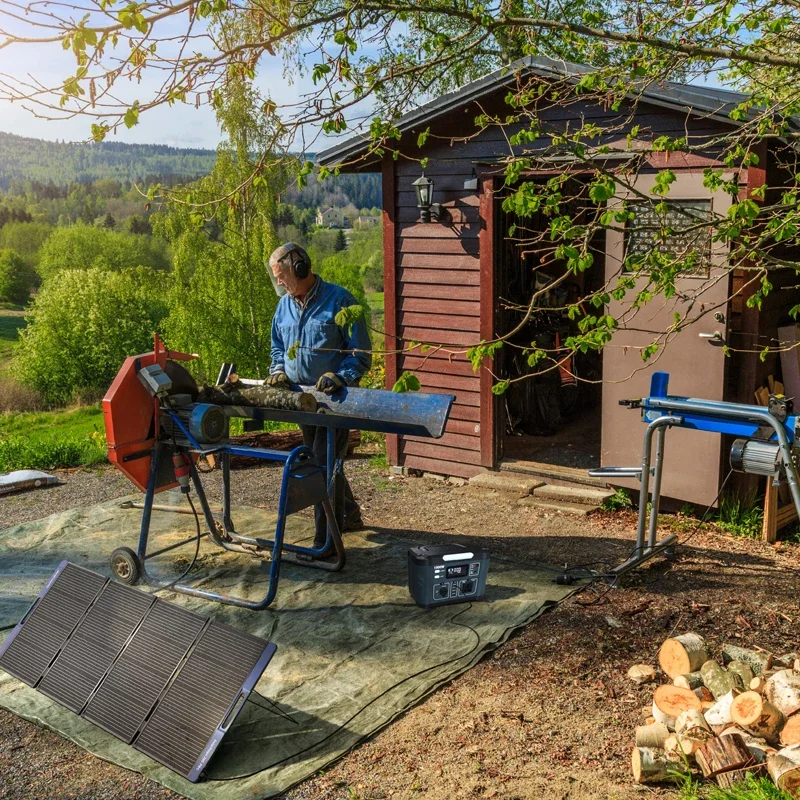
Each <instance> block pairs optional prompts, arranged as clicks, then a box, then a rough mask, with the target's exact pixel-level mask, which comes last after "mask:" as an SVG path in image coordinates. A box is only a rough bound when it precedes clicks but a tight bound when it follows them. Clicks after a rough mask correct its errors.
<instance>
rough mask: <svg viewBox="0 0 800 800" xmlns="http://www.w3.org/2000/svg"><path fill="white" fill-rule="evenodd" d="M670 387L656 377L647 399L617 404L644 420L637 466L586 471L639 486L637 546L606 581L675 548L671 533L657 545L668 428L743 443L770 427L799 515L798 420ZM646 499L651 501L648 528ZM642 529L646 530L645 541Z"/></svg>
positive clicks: (663, 378)
mask: <svg viewBox="0 0 800 800" xmlns="http://www.w3.org/2000/svg"><path fill="white" fill-rule="evenodd" d="M668 385H669V374H668V373H666V372H655V373H653V376H652V378H651V382H650V395H649V396H648V397H644V398H641V399H637V400H624V401H621V404H622V405H627V406H629V407H630V408H640V409H641V410H642V420H643V421H644V422H645V423H647V428H646V429H645V434H644V446H643V450H642V465H641V467H601V468H599V469H593V470H589V475H590V476H591V477H593V478H604V479H606V480H608V481H609V482H611V483H613V479H614V478H615V477H618V478H636V479H638V480H639V482H640V491H639V519H638V525H637V531H636V546H635V548H634V550H633V554H632V556H631V557H630V558H628V559H627V560H626V561H624V562H623V563H622V564H620V565H619V566H617V567H615V568H614V569H613V570H611V573H610V576H611V579H612V580H614V581H615V580H616V579H617V578H618V577H619V576H620V575H622V574H624V573H625V572H628V571H629V570H631V569H633V568H635V567H638V566H639V565H641V564H643V563H644V562H645V561H647V560H648V559H650V558H653V557H654V556H656V555H658V554H659V553H668V552H669V551H670V549H671V548H672V547H674V545H675V544H676V543H677V540H678V537H677V536H676V535H675V534H670V535H669V536H666V537H664V538H663V539H662V540H661V541H657V540H656V533H657V528H658V509H659V504H660V501H661V478H662V473H663V466H664V444H665V438H666V432H667V430H668V429H669V428H672V427H678V428H687V429H689V430H696V431H708V432H710V433H719V434H730V435H732V436H738V437H745V438H751V437H753V436H754V435H755V434H756V433H757V432H759V431H760V430H762V429H765V428H767V427H769V428H772V434H771V436H770V438H769V439H768V441H772V442H775V443H777V445H778V450H779V453H780V460H781V462H782V470H783V472H785V475H786V481H787V483H788V484H789V491H790V492H791V495H792V500H793V501H794V505H795V508H796V509H797V512H798V516H800V482H798V475H797V469H796V466H795V463H794V458H793V452H792V451H793V448H794V444H795V441H796V436H797V425H798V417H797V416H794V415H790V416H787V417H786V419H785V420H783V421H782V420H780V419H778V418H777V417H776V416H774V415H773V414H772V413H770V412H769V411H768V410H767V409H766V408H764V407H763V406H756V405H747V404H743V403H726V402H724V401H719V400H701V399H697V398H691V397H672V396H670V395H669V394H668V393H667V389H668ZM653 437H655V438H656V454H655V464H652V461H653V458H652V450H653ZM651 475H652V477H653V488H652V492H651V491H650V477H651ZM768 480H769V478H768ZM648 495H649V497H650V515H649V525H648V514H647V501H648ZM645 528H647V530H648V533H647V540H646V541H645Z"/></svg>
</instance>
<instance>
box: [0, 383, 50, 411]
mask: <svg viewBox="0 0 800 800" xmlns="http://www.w3.org/2000/svg"><path fill="white" fill-rule="evenodd" d="M44 407H45V402H44V400H43V398H42V397H41V395H39V393H38V392H34V391H33V389H29V388H28V387H27V386H23V385H22V384H21V383H17V381H15V380H6V379H0V413H3V412H6V411H41V410H42V409H43V408H44Z"/></svg>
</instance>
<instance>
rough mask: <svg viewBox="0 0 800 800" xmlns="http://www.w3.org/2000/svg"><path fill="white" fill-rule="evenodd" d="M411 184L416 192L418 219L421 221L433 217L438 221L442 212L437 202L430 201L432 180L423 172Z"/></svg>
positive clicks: (428, 220) (431, 197)
mask: <svg viewBox="0 0 800 800" xmlns="http://www.w3.org/2000/svg"><path fill="white" fill-rule="evenodd" d="M411 185H412V186H413V187H414V191H415V192H416V193H417V208H419V210H420V211H419V216H420V219H421V220H422V221H423V222H430V221H431V218H433V219H435V220H436V221H437V222H438V220H439V217H440V216H441V214H442V207H441V206H440V205H439V203H433V202H431V201H432V200H433V181H432V180H431V179H430V178H426V177H425V173H424V172H423V173H422V175H420V176H419V178H417V179H416V180H415V181H414V183H412V184H411Z"/></svg>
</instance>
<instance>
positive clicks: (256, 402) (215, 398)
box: [197, 381, 317, 413]
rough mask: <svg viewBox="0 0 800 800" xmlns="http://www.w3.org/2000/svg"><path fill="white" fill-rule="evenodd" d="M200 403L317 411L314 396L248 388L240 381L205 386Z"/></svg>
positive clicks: (266, 387)
mask: <svg viewBox="0 0 800 800" xmlns="http://www.w3.org/2000/svg"><path fill="white" fill-rule="evenodd" d="M197 402H198V403H215V404H216V405H221V406H258V407H260V408H275V409H282V410H285V411H308V412H310V413H313V412H315V411H316V410H317V400H316V398H315V397H314V395H313V394H307V393H306V392H293V391H291V390H290V389H276V388H275V387H273V386H253V387H249V388H248V387H246V385H245V384H243V383H239V382H238V381H236V382H233V383H225V384H223V385H221V386H203V388H202V389H201V390H200V393H199V395H198V396H197Z"/></svg>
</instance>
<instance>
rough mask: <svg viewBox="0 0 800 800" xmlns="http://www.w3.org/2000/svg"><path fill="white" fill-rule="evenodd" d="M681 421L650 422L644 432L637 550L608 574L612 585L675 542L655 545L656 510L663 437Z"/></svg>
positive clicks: (672, 536) (670, 418) (668, 418)
mask: <svg viewBox="0 0 800 800" xmlns="http://www.w3.org/2000/svg"><path fill="white" fill-rule="evenodd" d="M681 421H682V420H681V418H680V417H674V416H663V417H659V418H658V419H656V420H654V421H653V422H651V423H650V424H649V425H648V426H647V429H646V430H645V434H644V445H643V447H642V477H641V483H642V485H641V490H640V492H639V519H638V525H637V528H636V547H635V549H634V551H633V555H632V556H631V557H630V558H629V559H627V560H626V561H624V562H623V563H622V564H620V565H619V566H617V567H615V568H614V569H612V570H611V574H612V576H613V580H614V581H616V580H617V579H618V578H619V576H620V575H622V574H624V573H625V572H628V571H629V570H631V569H634V568H635V567H638V566H639V565H641V564H643V563H644V562H645V561H648V560H649V559H651V558H653V557H654V556H656V555H658V554H659V553H661V552H663V551H664V550H666V549H667V548H669V547H671V546H672V545H674V544H675V542H677V540H678V537H677V536H676V535H675V534H670V535H669V536H667V537H665V538H664V539H662V540H661V541H660V542H657V541H656V532H657V528H658V507H659V505H660V503H661V476H662V471H663V463H664V437H665V434H666V429H667V427H668V426H670V425H678V424H680V423H681ZM655 433H657V434H658V440H657V441H658V443H657V445H656V463H655V470H654V475H653V495H652V500H651V510H650V525H649V535H648V541H647V545H646V546H645V540H644V532H645V528H646V527H647V521H648V520H647V501H648V498H649V496H650V462H651V457H652V450H653V434H655Z"/></svg>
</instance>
